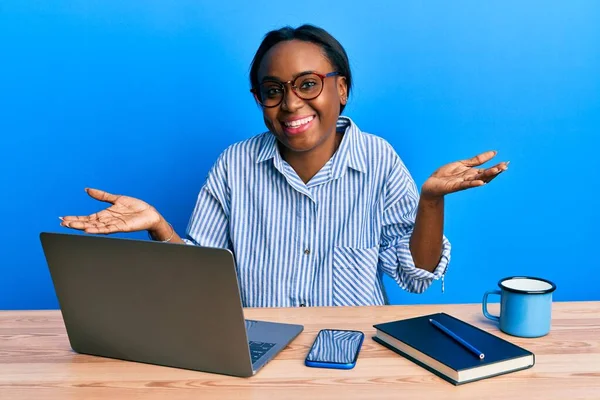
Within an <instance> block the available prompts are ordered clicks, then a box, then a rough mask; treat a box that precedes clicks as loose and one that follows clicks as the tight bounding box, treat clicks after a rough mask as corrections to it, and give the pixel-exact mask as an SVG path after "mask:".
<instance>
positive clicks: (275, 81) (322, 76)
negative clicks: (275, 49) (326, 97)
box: [250, 71, 340, 108]
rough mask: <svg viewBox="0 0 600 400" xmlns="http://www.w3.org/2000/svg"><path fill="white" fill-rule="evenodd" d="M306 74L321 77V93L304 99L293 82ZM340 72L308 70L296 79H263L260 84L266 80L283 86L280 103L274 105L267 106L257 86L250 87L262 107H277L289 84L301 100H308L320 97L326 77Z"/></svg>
mask: <svg viewBox="0 0 600 400" xmlns="http://www.w3.org/2000/svg"><path fill="white" fill-rule="evenodd" d="M306 75H316V76H318V77H319V78H321V90H320V91H319V94H317V95H316V96H315V97H311V98H310V99H304V98H302V97H300V96H299V95H298V93H297V92H296V89H297V87H296V86H295V85H293V84H292V83H293V82H294V81H296V79H298V78H300V77H302V76H306ZM339 75H340V73H339V72H338V71H333V72H329V73H327V74H319V73H317V72H314V71H306V72H303V73H301V74H300V75H298V76H296V77H295V78H294V79H290V80H289V81H285V82H282V81H280V80H277V79H267V80H266V81H263V82H261V83H260V84H259V86H260V85H261V84H263V83H264V82H274V83H278V84H280V85H281V87H282V88H283V95H282V96H281V99H280V100H279V103H277V104H275V105H274V106H266V105H264V104H263V103H262V102H261V101H260V100H259V99H258V93H257V91H258V90H257V89H256V88H252V89H250V92H251V93H252V94H253V95H254V98H255V99H256V101H257V102H258V104H260V105H261V107H265V108H275V107H278V106H280V105H281V103H283V99H284V98H285V92H286V90H287V85H290V88H291V89H292V92H293V93H294V94H295V95H296V96H297V97H298V98H299V99H301V100H306V101H310V100H314V99H316V98H317V97H319V96H320V95H321V93H323V88H324V87H325V78H329V77H331V76H339Z"/></svg>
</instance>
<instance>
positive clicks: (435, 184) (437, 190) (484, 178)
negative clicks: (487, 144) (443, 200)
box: [421, 151, 508, 197]
mask: <svg viewBox="0 0 600 400" xmlns="http://www.w3.org/2000/svg"><path fill="white" fill-rule="evenodd" d="M495 156H496V152H495V151H487V152H485V153H481V154H479V155H477V156H475V157H473V158H470V159H468V160H462V161H455V162H452V163H450V164H446V165H444V166H443V167H441V168H439V169H437V170H436V171H435V172H434V173H433V174H432V175H431V176H430V177H429V179H427V181H425V183H424V184H423V187H422V189H421V193H422V195H423V196H429V197H442V196H444V195H446V194H449V193H454V192H458V191H460V190H465V189H469V188H472V187H477V186H482V185H485V184H486V183H488V182H491V181H492V180H493V179H494V178H496V177H497V176H498V175H499V174H500V173H502V172H504V171H506V170H507V169H508V163H507V162H501V163H498V164H496V165H494V166H493V167H490V168H476V167H478V166H480V165H482V164H484V163H486V162H488V161H489V160H491V159H492V158H494V157H495Z"/></svg>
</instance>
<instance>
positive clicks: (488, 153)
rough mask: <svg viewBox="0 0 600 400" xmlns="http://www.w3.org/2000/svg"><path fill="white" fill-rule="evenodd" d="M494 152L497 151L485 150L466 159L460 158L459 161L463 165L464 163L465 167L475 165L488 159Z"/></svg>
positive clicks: (492, 156) (494, 154)
mask: <svg viewBox="0 0 600 400" xmlns="http://www.w3.org/2000/svg"><path fill="white" fill-rule="evenodd" d="M496 154H497V152H496V151H495V150H490V151H486V152H483V153H481V154H478V155H476V156H475V157H472V158H469V159H467V160H462V161H461V163H462V164H463V165H466V166H467V167H476V166H478V165H481V164H483V163H486V162H488V161H490V160H491V159H492V158H494V157H495V156H496Z"/></svg>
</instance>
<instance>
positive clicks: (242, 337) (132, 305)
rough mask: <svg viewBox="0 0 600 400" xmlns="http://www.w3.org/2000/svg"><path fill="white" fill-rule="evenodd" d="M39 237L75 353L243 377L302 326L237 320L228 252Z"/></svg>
mask: <svg viewBox="0 0 600 400" xmlns="http://www.w3.org/2000/svg"><path fill="white" fill-rule="evenodd" d="M40 240H41V243H42V247H43V250H44V254H45V257H46V261H47V264H48V268H49V271H50V276H51V278H52V282H53V284H54V289H55V291H56V296H57V299H58V303H59V306H60V310H61V312H62V316H63V320H64V323H65V327H66V330H67V335H68V337H69V342H70V344H71V347H72V349H73V350H74V351H75V352H77V353H82V354H90V355H95V356H102V357H109V358H115V359H121V360H128V361H135V362H142V363H148V364H156V365H162V366H168V367H176V368H183V369H190V370H197V371H204V372H212V373H217V374H225V375H233V376H241V377H248V376H252V375H254V374H256V372H257V371H258V370H260V369H261V368H262V367H264V366H265V364H267V362H269V361H270V360H271V359H273V357H274V356H275V355H276V354H277V353H279V352H280V351H281V350H282V349H283V348H285V347H286V346H287V345H288V344H289V343H290V342H291V341H292V340H293V339H294V338H295V337H296V336H298V335H299V334H300V332H302V330H303V326H302V325H293V324H283V323H276V322H265V321H253V320H245V319H244V313H243V309H242V302H241V298H240V290H239V286H238V280H237V274H236V268H235V261H234V257H233V254H232V253H231V252H230V251H229V250H227V249H219V248H207V247H198V246H192V245H185V244H173V243H162V242H152V241H143V240H134V239H122V238H115V237H106V236H88V235H80V234H61V233H47V232H44V233H41V234H40Z"/></svg>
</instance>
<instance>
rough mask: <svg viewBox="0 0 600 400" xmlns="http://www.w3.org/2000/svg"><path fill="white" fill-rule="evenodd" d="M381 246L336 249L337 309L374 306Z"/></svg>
mask: <svg viewBox="0 0 600 400" xmlns="http://www.w3.org/2000/svg"><path fill="white" fill-rule="evenodd" d="M378 260H379V246H374V247H364V248H358V247H348V246H336V247H335V248H334V249H333V277H332V278H333V305H335V306H365V305H372V304H373V301H374V299H375V290H376V285H377V263H378Z"/></svg>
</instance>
